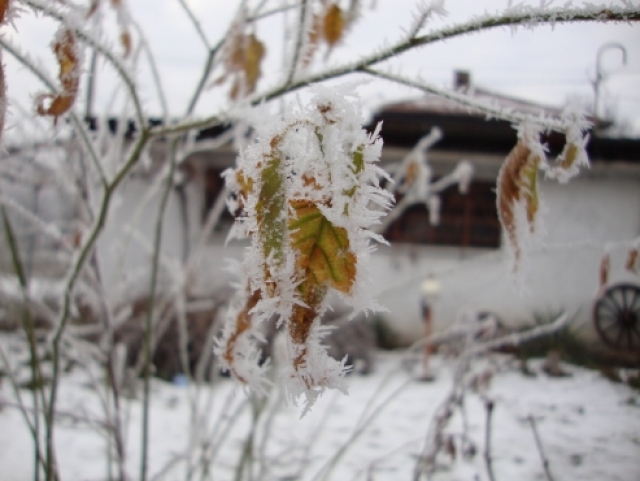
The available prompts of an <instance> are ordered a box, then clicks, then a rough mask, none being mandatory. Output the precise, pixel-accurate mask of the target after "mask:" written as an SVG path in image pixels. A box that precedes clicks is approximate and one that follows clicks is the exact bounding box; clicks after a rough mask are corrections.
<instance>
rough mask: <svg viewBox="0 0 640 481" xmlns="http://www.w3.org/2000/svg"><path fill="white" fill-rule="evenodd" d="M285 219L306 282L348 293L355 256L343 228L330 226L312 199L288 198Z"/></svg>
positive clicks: (352, 275) (353, 274)
mask: <svg viewBox="0 0 640 481" xmlns="http://www.w3.org/2000/svg"><path fill="white" fill-rule="evenodd" d="M292 207H293V209H294V211H295V214H296V215H295V217H294V218H292V219H291V220H290V221H289V229H290V231H291V232H292V233H291V246H292V247H293V248H294V249H296V250H297V251H298V259H297V266H298V270H299V273H300V274H301V275H302V279H301V280H303V281H304V282H305V283H308V284H307V285H306V287H305V288H306V289H309V288H310V286H314V285H315V286H318V287H322V286H330V287H333V288H335V289H337V290H339V291H340V292H343V293H349V292H350V291H351V287H352V286H353V282H354V280H355V276H356V256H355V255H354V254H353V253H352V252H351V251H350V248H349V237H348V235H347V231H346V230H345V229H344V228H342V227H337V226H334V225H333V224H332V223H331V222H330V221H329V220H328V219H327V218H326V217H325V216H324V215H323V214H322V212H320V209H319V208H318V207H317V206H316V205H315V204H314V203H312V202H310V201H306V200H298V201H293V202H292Z"/></svg>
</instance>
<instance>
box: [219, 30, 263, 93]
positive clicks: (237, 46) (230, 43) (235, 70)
mask: <svg viewBox="0 0 640 481" xmlns="http://www.w3.org/2000/svg"><path fill="white" fill-rule="evenodd" d="M265 54H266V47H265V45H264V43H262V42H261V41H260V40H259V39H258V37H257V36H256V35H255V33H245V31H244V24H243V22H241V21H237V22H236V24H235V25H234V27H233V28H232V29H231V33H230V35H229V38H228V40H227V41H226V42H225V46H224V48H223V50H222V55H223V58H222V62H223V65H224V69H225V72H224V74H223V75H222V77H220V78H219V79H218V81H217V82H216V83H218V84H221V83H223V82H225V81H226V80H227V79H228V78H230V79H231V89H230V90H229V97H230V98H232V99H234V100H237V99H240V98H243V97H246V96H247V95H249V94H251V93H253V92H254V91H255V89H256V86H257V85H258V80H259V79H260V77H261V75H262V70H261V65H262V61H263V59H264V57H265Z"/></svg>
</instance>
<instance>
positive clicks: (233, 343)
mask: <svg viewBox="0 0 640 481" xmlns="http://www.w3.org/2000/svg"><path fill="white" fill-rule="evenodd" d="M247 292H250V288H247ZM259 301H260V291H258V290H255V291H253V292H252V293H251V295H249V296H247V298H246V302H245V304H244V307H243V308H242V309H240V310H239V311H238V313H237V315H236V317H235V326H234V329H233V332H231V333H229V334H228V336H227V337H226V342H225V347H224V349H223V351H222V358H223V359H224V361H225V364H226V366H227V368H228V369H229V370H230V371H231V373H232V374H233V375H234V376H235V377H236V378H238V380H240V381H242V382H244V383H248V382H249V380H248V379H246V378H245V376H244V375H243V374H242V373H240V372H239V371H238V369H237V368H236V366H237V365H238V363H237V362H236V357H237V356H238V350H237V347H238V346H237V345H238V340H239V339H240V337H241V336H243V335H245V336H246V335H247V334H248V333H249V331H250V330H251V328H252V327H253V322H252V319H251V310H252V309H253V308H254V307H255V306H256V305H257V304H258V302H259Z"/></svg>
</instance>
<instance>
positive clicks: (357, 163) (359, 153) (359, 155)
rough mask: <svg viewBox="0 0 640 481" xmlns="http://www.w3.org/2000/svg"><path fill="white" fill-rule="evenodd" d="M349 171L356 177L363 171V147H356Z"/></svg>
mask: <svg viewBox="0 0 640 481" xmlns="http://www.w3.org/2000/svg"><path fill="white" fill-rule="evenodd" d="M351 170H352V171H353V173H354V174H356V175H357V174H359V173H360V172H362V171H363V170H364V145H360V146H358V148H357V149H356V150H355V152H354V153H353V167H351Z"/></svg>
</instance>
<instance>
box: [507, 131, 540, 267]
mask: <svg viewBox="0 0 640 481" xmlns="http://www.w3.org/2000/svg"><path fill="white" fill-rule="evenodd" d="M540 162H541V159H540V158H539V157H538V156H537V155H536V154H535V153H533V152H532V151H531V149H530V148H529V147H528V146H527V144H526V143H525V142H523V141H518V143H517V144H516V146H515V147H514V148H513V150H512V151H511V152H510V153H509V155H508V156H507V158H506V160H505V163H504V164H503V166H502V168H501V169H500V173H499V174H498V192H497V194H498V195H497V205H498V216H499V218H500V222H501V224H502V226H503V228H504V229H505V231H506V233H507V237H508V239H509V242H510V244H511V245H512V247H513V249H514V253H515V258H516V263H517V261H518V260H519V258H520V243H519V240H518V232H517V231H518V228H517V223H516V218H515V207H516V205H517V204H518V203H519V202H521V201H523V202H524V203H525V208H526V213H527V222H528V224H529V230H530V231H531V232H533V230H534V228H535V219H536V214H537V213H538V209H539V193H538V166H539V165H540ZM516 266H517V264H516Z"/></svg>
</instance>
